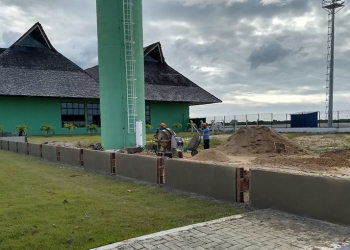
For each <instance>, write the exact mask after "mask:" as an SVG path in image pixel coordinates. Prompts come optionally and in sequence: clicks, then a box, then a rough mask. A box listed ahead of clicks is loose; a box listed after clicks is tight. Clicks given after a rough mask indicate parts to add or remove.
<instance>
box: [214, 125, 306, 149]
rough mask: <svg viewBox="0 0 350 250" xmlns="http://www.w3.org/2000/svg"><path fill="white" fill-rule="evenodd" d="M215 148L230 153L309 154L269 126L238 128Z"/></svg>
mask: <svg viewBox="0 0 350 250" xmlns="http://www.w3.org/2000/svg"><path fill="white" fill-rule="evenodd" d="M217 149H218V150H220V151H221V152H224V153H226V154H230V155H254V156H255V155H263V154H284V155H308V154H311V153H310V152H308V151H307V150H305V149H303V148H302V147H301V146H300V145H299V144H297V143H295V142H293V141H291V140H289V139H287V138H285V137H284V136H282V135H280V134H279V133H278V132H276V131H274V130H272V129H270V128H269V127H246V128H240V129H239V130H238V131H236V132H235V133H234V134H233V135H231V136H230V137H229V138H228V139H227V140H226V141H225V142H223V143H222V144H221V145H220V146H219V147H218V148H217ZM276 149H277V150H276Z"/></svg>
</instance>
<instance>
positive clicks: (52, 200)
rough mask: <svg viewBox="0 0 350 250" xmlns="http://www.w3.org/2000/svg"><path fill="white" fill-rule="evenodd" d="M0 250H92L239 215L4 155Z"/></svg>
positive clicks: (0, 180) (205, 203) (224, 208)
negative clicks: (162, 231) (176, 228)
mask: <svg viewBox="0 0 350 250" xmlns="http://www.w3.org/2000/svg"><path fill="white" fill-rule="evenodd" d="M0 183H1V192H0V201H1V203H0V228H1V233H0V242H1V243H0V249H89V248H93V247H97V246H101V245H106V244H110V243H114V242H117V241H121V240H125V239H129V238H132V237H137V236H141V235H145V234H150V233H154V232H158V231H161V230H167V229H171V228H175V227H180V226H185V225H189V224H193V223H198V222H202V221H208V220H212V219H217V218H220V217H224V216H229V215H233V214H237V213H240V211H238V210H237V209H236V208H234V207H233V206H231V205H228V204H220V203H215V202H211V201H204V200H198V199H193V198H190V197H188V196H187V195H183V194H175V193H170V192H167V191H166V190H164V189H162V188H160V187H156V186H146V185H138V184H136V183H131V182H127V181H123V180H120V179H117V178H116V177H113V176H107V175H100V174H95V173H92V172H85V171H83V170H80V169H76V168H67V167H63V166H61V165H55V164H51V163H48V162H45V161H41V160H39V159H35V158H32V157H29V156H24V155H18V154H15V153H11V152H8V151H1V150H0Z"/></svg>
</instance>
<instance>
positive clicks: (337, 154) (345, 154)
mask: <svg viewBox="0 0 350 250" xmlns="http://www.w3.org/2000/svg"><path fill="white" fill-rule="evenodd" d="M321 157H329V158H332V159H339V160H340V159H343V160H346V159H350V150H349V149H344V150H332V151H330V152H325V153H323V154H321Z"/></svg>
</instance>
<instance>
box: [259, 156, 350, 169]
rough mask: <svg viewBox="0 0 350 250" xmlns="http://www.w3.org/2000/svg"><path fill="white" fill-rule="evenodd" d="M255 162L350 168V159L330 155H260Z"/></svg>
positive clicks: (322, 167)
mask: <svg viewBox="0 0 350 250" xmlns="http://www.w3.org/2000/svg"><path fill="white" fill-rule="evenodd" d="M253 163H254V164H258V165H267V166H271V165H274V166H286V167H297V168H302V169H312V170H320V171H322V170H327V169H329V168H350V161H348V160H344V159H340V158H329V157H299V158H297V157H258V158H256V159H255V160H254V161H253Z"/></svg>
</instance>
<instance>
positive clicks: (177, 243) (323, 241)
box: [96, 210, 350, 250]
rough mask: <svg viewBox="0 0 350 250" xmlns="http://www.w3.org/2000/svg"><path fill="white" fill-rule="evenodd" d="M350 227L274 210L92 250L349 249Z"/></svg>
mask: <svg viewBox="0 0 350 250" xmlns="http://www.w3.org/2000/svg"><path fill="white" fill-rule="evenodd" d="M349 245H350V227H345V226H340V225H335V224H331V223H326V222H322V221H317V220H312V219H308V218H303V217H299V216H294V215H290V214H286V213H281V212H278V211H274V210H259V211H254V212H250V213H246V214H243V215H240V216H232V217H227V218H223V219H219V220H215V221H211V222H206V223H200V224H195V225H191V226H188V227H183V228H178V229H173V230H168V231H163V232H159V233H156V234H152V235H146V236H142V237H138V238H135V239H130V240H126V241H122V242H118V243H115V244H111V245H107V246H103V247H99V248H96V250H153V249H154V250H156V249H160V250H184V249H194V250H203V249H232V250H240V249H242V250H254V249H259V250H269V249H278V250H293V249H305V250H327V249H350V248H348V246H349Z"/></svg>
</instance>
